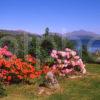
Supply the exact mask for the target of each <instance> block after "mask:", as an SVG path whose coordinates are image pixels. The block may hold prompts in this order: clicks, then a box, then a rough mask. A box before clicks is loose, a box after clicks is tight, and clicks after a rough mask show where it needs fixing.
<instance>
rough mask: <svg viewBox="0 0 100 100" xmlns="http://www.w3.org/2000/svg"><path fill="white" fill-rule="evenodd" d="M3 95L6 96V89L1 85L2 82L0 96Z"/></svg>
mask: <svg viewBox="0 0 100 100" xmlns="http://www.w3.org/2000/svg"><path fill="white" fill-rule="evenodd" d="M4 96H7V93H6V90H5V89H4V87H3V84H2V83H0V98H1V97H4Z"/></svg>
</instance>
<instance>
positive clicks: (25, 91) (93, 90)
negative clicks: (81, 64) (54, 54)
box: [0, 64, 100, 100]
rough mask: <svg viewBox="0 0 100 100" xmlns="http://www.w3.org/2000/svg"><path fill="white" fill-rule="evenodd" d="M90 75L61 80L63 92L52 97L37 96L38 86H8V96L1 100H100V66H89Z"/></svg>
mask: <svg viewBox="0 0 100 100" xmlns="http://www.w3.org/2000/svg"><path fill="white" fill-rule="evenodd" d="M86 67H87V71H88V72H89V74H88V75H86V76H84V77H82V78H76V79H69V78H63V79H62V78H60V79H59V83H60V86H61V88H62V90H61V91H59V92H56V93H54V94H52V95H50V96H47V95H45V96H36V95H35V93H36V87H37V85H22V84H19V85H11V86H7V87H6V89H7V93H8V96H7V97H4V98H1V99H0V100H100V65H99V64H98V65H97V64H87V66H86Z"/></svg>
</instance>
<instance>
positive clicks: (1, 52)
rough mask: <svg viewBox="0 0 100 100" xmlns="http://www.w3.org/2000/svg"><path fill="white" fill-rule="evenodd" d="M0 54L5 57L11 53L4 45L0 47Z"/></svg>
mask: <svg viewBox="0 0 100 100" xmlns="http://www.w3.org/2000/svg"><path fill="white" fill-rule="evenodd" d="M0 55H5V56H7V57H11V56H12V53H11V52H10V51H8V47H7V46H4V47H3V48H0Z"/></svg>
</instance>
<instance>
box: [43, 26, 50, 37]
mask: <svg viewBox="0 0 100 100" xmlns="http://www.w3.org/2000/svg"><path fill="white" fill-rule="evenodd" d="M48 35H49V28H48V27H47V28H46V29H45V33H44V36H48Z"/></svg>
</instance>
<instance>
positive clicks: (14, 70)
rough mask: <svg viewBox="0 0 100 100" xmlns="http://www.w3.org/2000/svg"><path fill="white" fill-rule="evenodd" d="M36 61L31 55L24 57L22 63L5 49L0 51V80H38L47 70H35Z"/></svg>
mask: <svg viewBox="0 0 100 100" xmlns="http://www.w3.org/2000/svg"><path fill="white" fill-rule="evenodd" d="M5 56H6V57H5ZM35 64H36V60H35V58H34V57H32V56H31V55H26V57H25V60H24V61H23V60H22V59H20V58H17V57H16V55H13V54H12V53H11V52H9V51H8V50H7V47H4V48H1V50H0V80H1V81H3V82H11V81H12V80H13V79H18V80H27V79H35V78H39V77H40V75H41V74H44V73H46V72H47V70H46V69H45V68H44V69H40V70H36V69H35Z"/></svg>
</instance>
